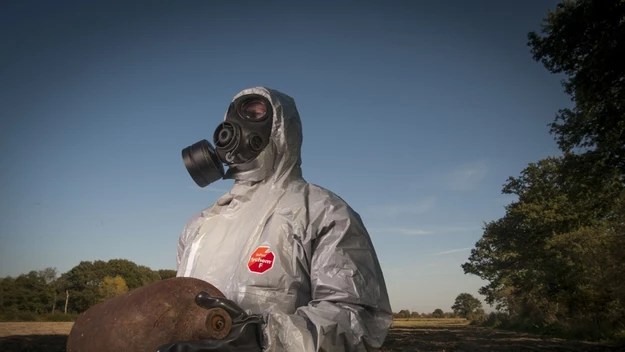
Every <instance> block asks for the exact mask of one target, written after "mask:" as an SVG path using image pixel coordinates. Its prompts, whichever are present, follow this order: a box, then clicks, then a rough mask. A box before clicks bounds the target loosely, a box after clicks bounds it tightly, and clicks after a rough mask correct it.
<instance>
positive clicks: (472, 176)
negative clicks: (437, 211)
mask: <svg viewBox="0 0 625 352" xmlns="http://www.w3.org/2000/svg"><path fill="white" fill-rule="evenodd" d="M488 171H489V167H488V162H487V161H486V160H477V161H473V162H466V163H463V164H459V165H457V166H456V167H455V168H450V169H447V170H437V169H430V170H427V171H424V172H423V173H421V174H419V175H417V178H416V179H415V180H414V181H413V182H411V183H410V185H409V186H410V187H412V188H413V189H443V190H451V191H469V190H472V189H475V188H476V187H477V186H478V184H479V183H480V182H481V181H482V180H483V179H484V178H485V177H486V175H487V174H488Z"/></svg>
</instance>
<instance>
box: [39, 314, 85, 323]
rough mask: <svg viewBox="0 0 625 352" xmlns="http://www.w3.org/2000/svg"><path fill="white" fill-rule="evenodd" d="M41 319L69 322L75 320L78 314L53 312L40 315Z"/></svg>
mask: <svg viewBox="0 0 625 352" xmlns="http://www.w3.org/2000/svg"><path fill="white" fill-rule="evenodd" d="M40 318H41V320H43V321H54V322H64V321H67V322H70V321H75V320H76V318H78V314H71V313H70V314H65V313H60V312H59V313H54V314H46V315H42V316H41V317H40Z"/></svg>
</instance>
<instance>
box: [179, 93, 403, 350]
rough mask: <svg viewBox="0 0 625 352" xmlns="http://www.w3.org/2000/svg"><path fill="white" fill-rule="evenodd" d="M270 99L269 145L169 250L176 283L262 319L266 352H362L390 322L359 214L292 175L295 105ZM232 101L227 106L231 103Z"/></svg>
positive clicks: (296, 163)
mask: <svg viewBox="0 0 625 352" xmlns="http://www.w3.org/2000/svg"><path fill="white" fill-rule="evenodd" d="M250 93H256V94H261V95H263V96H265V97H266V98H268V99H269V101H271V103H272V104H273V109H274V122H273V128H272V132H271V142H270V143H269V145H268V146H267V148H266V149H265V150H264V151H263V152H262V153H261V154H260V156H259V157H258V158H257V159H256V160H255V161H254V162H253V163H251V164H252V165H248V166H246V167H231V168H230V169H229V170H228V172H227V173H226V176H225V177H226V178H234V179H235V184H234V186H233V188H232V190H231V191H230V192H229V193H227V194H225V195H223V196H222V197H221V198H219V199H218V200H217V201H216V203H215V204H214V205H212V206H210V207H208V208H207V209H205V210H203V211H201V212H200V213H198V214H196V215H195V216H193V217H192V218H191V219H190V220H189V221H188V222H187V224H186V225H185V227H184V229H183V231H182V234H181V235H180V239H179V244H178V255H177V264H178V272H177V276H185V277H189V276H191V277H196V278H199V279H203V280H205V281H208V282H210V283H212V284H213V285H215V286H216V287H217V288H219V289H220V290H221V291H222V292H223V293H224V294H225V295H226V297H228V298H229V299H231V300H233V301H234V302H236V303H238V304H239V305H240V306H241V307H242V308H243V309H244V310H246V311H248V312H250V313H254V314H259V315H262V317H263V319H264V323H263V335H264V336H263V338H264V346H263V349H264V350H265V351H276V352H277V351H371V350H375V349H377V348H379V347H380V346H381V344H382V343H383V341H384V339H385V338H386V335H387V333H388V329H389V328H390V325H391V323H392V311H391V307H390V302H389V297H388V293H387V289H386V284H385V282H384V277H383V275H382V270H381V268H380V265H379V262H378V258H377V256H376V253H375V250H374V248H373V245H372V243H371V239H370V237H369V234H368V233H367V230H366V229H365V227H364V225H363V222H362V220H361V218H360V216H359V215H358V214H357V213H356V212H355V211H354V210H352V209H351V207H350V206H349V205H348V204H347V203H346V202H345V201H343V200H342V199H341V198H340V197H338V196H337V195H335V194H334V193H332V192H330V191H328V190H326V189H324V188H322V187H319V186H316V185H313V184H310V183H308V182H306V181H305V180H304V179H303V177H302V172H301V153H300V150H301V145H302V127H301V121H300V118H299V113H298V111H297V108H296V106H295V102H294V100H293V99H292V98H291V97H289V96H287V95H285V94H283V93H280V92H278V91H275V90H272V89H267V88H251V89H246V90H243V91H241V92H240V93H239V94H237V95H236V96H235V97H234V99H236V98H237V97H239V96H241V95H244V94H250ZM234 99H233V100H234Z"/></svg>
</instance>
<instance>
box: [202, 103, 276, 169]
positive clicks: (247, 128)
mask: <svg viewBox="0 0 625 352" xmlns="http://www.w3.org/2000/svg"><path fill="white" fill-rule="evenodd" d="M272 126H273V107H272V105H271V102H269V100H268V99H267V98H265V97H263V96H262V95H257V94H250V95H244V96H241V97H239V98H237V99H236V100H235V101H234V102H232V104H230V107H229V108H228V112H227V113H226V119H225V121H224V122H222V123H221V124H220V125H219V126H218V127H217V129H215V133H214V134H213V142H214V143H215V150H216V153H217V155H218V157H219V159H221V161H222V162H224V163H226V164H229V165H236V164H245V163H247V162H250V161H252V160H253V159H254V158H256V157H258V155H259V154H260V153H261V152H262V151H263V150H264V149H265V147H266V146H267V144H269V139H270V138H271V128H272Z"/></svg>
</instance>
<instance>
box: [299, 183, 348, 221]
mask: <svg viewBox="0 0 625 352" xmlns="http://www.w3.org/2000/svg"><path fill="white" fill-rule="evenodd" d="M308 189H309V192H308V205H309V207H310V208H311V209H316V210H318V211H320V212H323V213H326V214H328V213H330V214H336V215H337V216H349V217H358V218H360V217H359V216H358V214H357V213H356V211H354V209H353V208H352V207H351V206H350V205H349V204H348V203H347V201H345V200H344V199H343V198H341V197H340V196H339V195H338V194H336V193H334V192H332V191H330V190H329V189H327V188H324V187H321V186H319V185H315V184H312V183H309V184H308Z"/></svg>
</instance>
